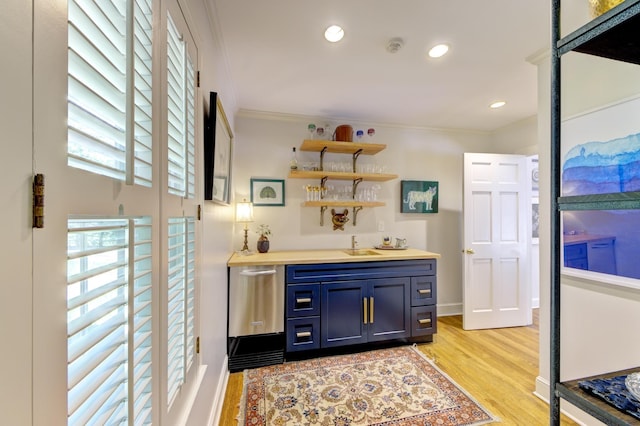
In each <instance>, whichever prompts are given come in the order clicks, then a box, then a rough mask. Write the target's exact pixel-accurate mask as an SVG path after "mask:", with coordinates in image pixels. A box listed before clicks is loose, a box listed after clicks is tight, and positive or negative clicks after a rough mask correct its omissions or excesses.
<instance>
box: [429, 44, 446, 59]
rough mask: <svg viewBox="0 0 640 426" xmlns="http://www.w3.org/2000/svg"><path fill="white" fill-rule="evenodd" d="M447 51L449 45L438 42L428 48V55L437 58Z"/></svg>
mask: <svg viewBox="0 0 640 426" xmlns="http://www.w3.org/2000/svg"><path fill="white" fill-rule="evenodd" d="M448 51H449V46H447V45H446V44H438V45H436V46H433V47H432V48H431V50H429V56H431V57H432V58H439V57H441V56H443V55H444V54H446V53H447V52H448Z"/></svg>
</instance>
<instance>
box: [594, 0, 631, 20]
mask: <svg viewBox="0 0 640 426" xmlns="http://www.w3.org/2000/svg"><path fill="white" fill-rule="evenodd" d="M622 1H623V0H589V6H590V9H591V17H592V18H597V17H598V16H600V15H602V14H603V13H605V12H607V11H608V10H609V9H611V8H613V7H615V6H617V5H619V4H620V3H622Z"/></svg>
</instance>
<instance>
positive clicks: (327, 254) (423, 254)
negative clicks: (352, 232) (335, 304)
mask: <svg viewBox="0 0 640 426" xmlns="http://www.w3.org/2000/svg"><path fill="white" fill-rule="evenodd" d="M357 250H359V251H360V252H362V251H367V250H368V251H371V252H375V253H377V254H364V255H357V256H353V255H350V254H347V253H346V251H349V249H326V250H285V251H270V252H268V253H257V252H254V253H253V254H249V255H241V254H238V253H234V254H233V255H232V256H231V258H230V259H229V261H228V262H227V266H256V265H301V264H313V263H347V262H373V261H385V260H410V259H439V258H440V254H438V253H432V252H429V251H424V250H418V249H413V248H408V249H406V250H377V249H374V248H360V249H357Z"/></svg>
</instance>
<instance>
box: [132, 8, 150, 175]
mask: <svg viewBox="0 0 640 426" xmlns="http://www.w3.org/2000/svg"><path fill="white" fill-rule="evenodd" d="M151 12H152V11H151V0H137V1H136V2H135V3H134V11H133V16H134V24H133V25H134V26H133V33H134V46H133V52H134V55H135V56H134V66H133V70H134V78H133V79H134V83H133V85H134V113H133V116H134V131H133V140H134V143H133V148H134V149H133V162H134V168H133V175H134V179H135V183H137V184H140V185H144V186H151V179H152V161H151V151H152V132H151V125H152V122H151V117H152V115H151V69H152V68H151V49H152V42H151V35H152V30H153V28H152V25H151V18H152V13H151Z"/></svg>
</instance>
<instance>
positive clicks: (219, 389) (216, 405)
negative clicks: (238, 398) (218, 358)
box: [207, 356, 229, 426]
mask: <svg viewBox="0 0 640 426" xmlns="http://www.w3.org/2000/svg"><path fill="white" fill-rule="evenodd" d="M228 362H229V357H228V356H225V357H224V360H223V362H222V368H221V369H220V374H219V376H218V377H220V379H219V380H218V385H217V386H216V393H215V397H214V398H213V403H212V404H211V413H210V414H209V421H208V422H207V424H208V425H209V426H216V425H218V424H219V423H220V416H221V415H222V407H223V405H224V396H225V393H226V391H227V383H228V382H229V368H228V367H227V364H228Z"/></svg>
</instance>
